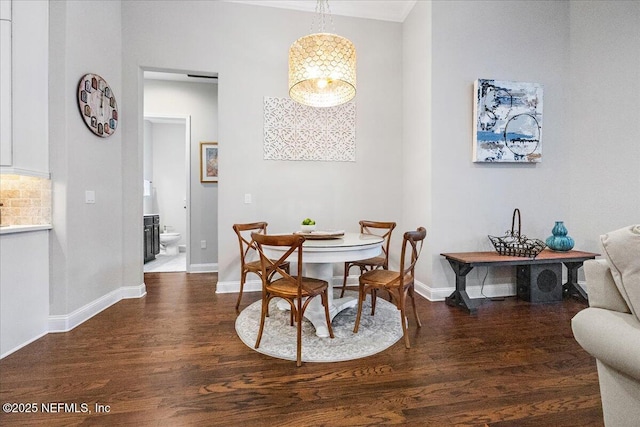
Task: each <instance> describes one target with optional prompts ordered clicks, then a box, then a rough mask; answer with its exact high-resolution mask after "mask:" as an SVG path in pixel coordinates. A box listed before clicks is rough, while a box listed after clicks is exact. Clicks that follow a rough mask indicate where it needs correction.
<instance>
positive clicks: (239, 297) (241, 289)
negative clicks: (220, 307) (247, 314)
mask: <svg viewBox="0 0 640 427" xmlns="http://www.w3.org/2000/svg"><path fill="white" fill-rule="evenodd" d="M246 280H247V272H246V271H243V272H242V274H241V275H240V293H239V294H238V301H237V302H236V311H238V308H239V307H240V300H242V291H243V289H244V282H245V281H246Z"/></svg>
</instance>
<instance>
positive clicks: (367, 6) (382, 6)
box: [225, 0, 417, 22]
mask: <svg viewBox="0 0 640 427" xmlns="http://www.w3.org/2000/svg"><path fill="white" fill-rule="evenodd" d="M225 1H228V2H231V3H246V4H252V5H256V6H267V7H279V8H282V9H294V10H302V11H306V12H315V10H316V0H225ZM416 1H417V0H331V1H329V9H330V10H331V14H332V15H343V16H353V17H357V18H370V19H379V20H382V21H393V22H404V20H405V18H406V17H407V15H408V14H409V12H410V11H411V9H412V8H413V5H414V4H416Z"/></svg>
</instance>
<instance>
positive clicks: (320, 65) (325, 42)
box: [289, 0, 356, 107]
mask: <svg viewBox="0 0 640 427" xmlns="http://www.w3.org/2000/svg"><path fill="white" fill-rule="evenodd" d="M316 15H317V18H318V20H319V23H318V27H319V31H318V32H317V33H314V34H309V35H308V36H304V37H301V38H299V39H298V40H296V41H295V42H294V43H293V44H292V45H291V48H289V96H290V97H291V99H293V100H294V101H296V102H299V103H301V104H304V105H309V106H312V107H334V106H336V105H340V104H344V103H345V102H348V101H350V100H351V99H353V97H354V96H356V48H355V46H354V45H353V43H351V41H349V40H348V39H346V38H344V37H341V36H339V35H337V34H333V33H327V32H325V29H324V26H325V19H326V15H329V18H330V19H331V24H332V25H333V18H332V17H331V10H330V9H329V1H328V0H317V4H316ZM311 26H312V28H311V31H312V32H313V22H312V24H311ZM334 31H335V28H334Z"/></svg>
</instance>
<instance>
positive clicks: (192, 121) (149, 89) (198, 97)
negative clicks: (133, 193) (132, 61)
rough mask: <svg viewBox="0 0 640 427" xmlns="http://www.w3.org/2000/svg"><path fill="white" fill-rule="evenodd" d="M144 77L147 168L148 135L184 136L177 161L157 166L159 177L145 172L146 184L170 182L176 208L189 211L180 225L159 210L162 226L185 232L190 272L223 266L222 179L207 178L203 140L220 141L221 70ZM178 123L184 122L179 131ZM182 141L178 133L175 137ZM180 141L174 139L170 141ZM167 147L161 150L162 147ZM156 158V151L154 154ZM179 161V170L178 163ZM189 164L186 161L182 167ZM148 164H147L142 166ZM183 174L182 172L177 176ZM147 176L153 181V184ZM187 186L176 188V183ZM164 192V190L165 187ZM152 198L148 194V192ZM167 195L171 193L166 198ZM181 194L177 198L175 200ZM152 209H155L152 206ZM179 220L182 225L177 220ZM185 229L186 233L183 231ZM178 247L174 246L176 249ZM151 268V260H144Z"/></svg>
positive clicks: (149, 73) (167, 184)
mask: <svg viewBox="0 0 640 427" xmlns="http://www.w3.org/2000/svg"><path fill="white" fill-rule="evenodd" d="M143 76H144V90H143V103H144V112H143V118H144V127H143V139H144V144H145V149H144V150H143V156H144V162H145V168H146V167H147V162H150V161H151V160H150V158H148V157H147V155H146V147H147V145H148V144H150V142H149V141H148V137H147V135H154V134H155V135H156V136H157V138H156V137H154V138H153V139H154V140H156V139H159V140H163V139H166V137H167V135H169V134H174V135H177V134H180V135H184V138H183V139H180V141H184V142H182V143H179V144H184V145H182V147H184V149H182V151H181V152H180V153H178V152H176V151H175V150H176V148H175V147H178V148H177V150H180V147H179V145H178V146H173V147H174V148H173V150H174V151H173V153H174V154H173V155H169V156H168V157H171V158H172V163H171V164H169V165H167V166H164V167H162V166H156V167H155V168H153V169H154V173H153V174H154V175H155V177H153V178H149V176H148V175H145V176H144V180H145V186H146V187H151V188H153V187H156V188H155V191H156V194H157V195H158V196H160V192H159V191H158V185H159V184H160V182H159V181H160V180H161V179H165V178H166V179H168V180H169V182H165V183H163V184H162V187H163V188H164V187H172V188H174V190H173V194H172V197H173V200H174V201H173V205H172V209H174V210H175V209H176V206H179V209H181V212H184V214H185V215H184V217H185V221H186V222H185V225H184V226H183V228H181V229H180V227H181V226H180V220H178V219H175V218H176V217H175V216H174V217H173V218H172V217H170V216H168V215H167V214H165V213H162V212H159V213H160V214H161V217H160V219H159V222H160V229H161V231H164V226H165V225H167V226H168V230H167V231H168V232H172V231H173V232H175V233H178V234H180V235H181V242H180V243H179V244H180V245H182V246H181V251H180V252H179V253H180V254H183V253H184V255H183V256H184V257H185V258H186V260H185V263H186V267H185V270H183V271H187V272H188V273H199V272H217V271H218V221H217V219H218V182H217V181H215V182H211V181H208V180H207V179H203V178H202V176H201V175H202V172H201V169H202V159H203V156H202V146H203V143H212V142H213V143H216V142H217V141H218V79H217V73H191V74H185V73H184V71H183V72H172V71H149V70H143ZM176 126H182V127H181V128H180V129H182V130H176V129H177V128H176ZM173 139H174V140H178V139H179V138H178V137H174V138H173ZM171 144H175V142H173V143H171ZM161 151H162V149H161ZM153 157H155V156H153ZM178 163H179V164H180V170H181V171H182V170H184V172H177V171H175V170H173V169H178V167H177V164H178ZM183 165H184V166H183ZM143 169H144V168H143ZM156 169H158V170H164V171H168V170H173V172H172V173H168V174H167V175H172V176H173V178H172V179H170V178H168V176H167V177H165V176H164V175H160V176H158V173H157V172H158V170H156ZM176 174H178V175H176ZM146 180H149V181H154V182H152V183H151V184H148V183H147V182H146ZM178 183H179V184H180V185H183V184H184V186H182V187H180V188H177V187H176V185H177V184H178ZM161 191H164V190H161ZM147 197H148V196H147ZM165 198H167V197H165ZM176 198H177V200H176ZM157 202H158V203H157V206H156V205H153V204H152V202H151V208H150V207H149V203H150V202H148V201H145V203H146V204H145V205H144V208H143V212H144V213H147V212H152V213H157V212H158V211H159V210H160V211H162V210H164V209H163V208H162V205H161V201H160V200H159V199H158V201H157ZM149 209H150V210H149ZM176 224H178V225H176ZM181 230H184V233H183V232H182V231H181ZM174 249H175V248H174ZM145 267H146V264H145ZM144 271H145V272H146V271H147V269H146V268H145V269H144Z"/></svg>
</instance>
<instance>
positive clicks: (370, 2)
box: [144, 0, 417, 84]
mask: <svg viewBox="0 0 640 427" xmlns="http://www.w3.org/2000/svg"><path fill="white" fill-rule="evenodd" d="M224 1H228V2H230V3H245V4H251V5H255V6H264V7H277V8H281V9H292V10H300V11H305V12H315V10H316V0H224ZM416 1H417V0H330V1H329V8H330V9H331V14H333V15H342V16H352V17H356V18H369V19H378V20H382V21H392V22H403V21H404V20H405V18H406V17H407V15H408V14H409V12H410V11H411V9H412V8H413V5H415V3H416ZM144 78H145V79H157V80H177V81H183V82H200V83H213V84H216V83H217V82H218V80H217V79H215V78H214V79H212V78H201V77H193V76H192V77H187V76H186V75H184V74H179V73H164V72H152V71H145V73H144Z"/></svg>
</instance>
